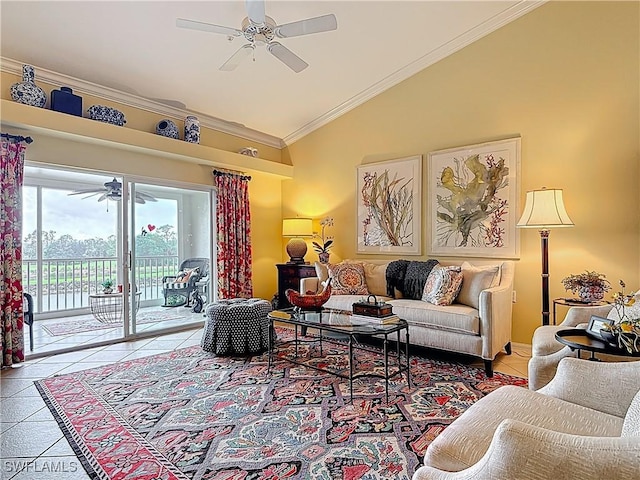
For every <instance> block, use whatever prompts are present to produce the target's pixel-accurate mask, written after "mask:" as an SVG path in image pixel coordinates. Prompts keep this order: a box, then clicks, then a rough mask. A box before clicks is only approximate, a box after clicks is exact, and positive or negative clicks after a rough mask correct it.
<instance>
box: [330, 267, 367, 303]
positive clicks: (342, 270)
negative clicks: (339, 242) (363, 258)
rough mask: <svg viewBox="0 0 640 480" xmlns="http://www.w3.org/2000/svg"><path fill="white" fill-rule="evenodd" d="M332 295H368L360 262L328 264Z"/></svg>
mask: <svg viewBox="0 0 640 480" xmlns="http://www.w3.org/2000/svg"><path fill="white" fill-rule="evenodd" d="M329 276H330V277H331V278H332V282H331V290H332V292H333V295H369V291H368V290H367V283H366V280H365V277H364V267H363V266H362V264H361V263H339V264H337V265H334V264H329Z"/></svg>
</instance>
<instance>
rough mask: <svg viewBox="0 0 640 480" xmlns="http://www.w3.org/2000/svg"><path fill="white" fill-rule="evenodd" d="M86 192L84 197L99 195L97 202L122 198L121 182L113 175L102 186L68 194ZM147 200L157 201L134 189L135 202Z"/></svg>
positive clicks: (145, 201) (82, 193) (141, 202)
mask: <svg viewBox="0 0 640 480" xmlns="http://www.w3.org/2000/svg"><path fill="white" fill-rule="evenodd" d="M87 193H89V194H90V195H87V196H86V197H84V198H91V197H95V196H96V195H100V196H99V197H98V201H99V202H102V201H103V200H113V201H120V200H121V199H122V183H120V182H119V181H118V180H116V179H115V177H114V179H113V180H111V181H110V182H105V183H104V186H103V187H100V188H87V189H83V190H76V191H75V192H71V193H70V194H69V195H84V194H87ZM147 202H157V200H156V199H155V198H154V197H152V196H151V195H149V194H148V193H144V192H138V191H136V203H140V204H143V203H147Z"/></svg>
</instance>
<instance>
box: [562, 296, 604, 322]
mask: <svg viewBox="0 0 640 480" xmlns="http://www.w3.org/2000/svg"><path fill="white" fill-rule="evenodd" d="M556 305H562V306H564V307H602V306H604V305H609V302H605V301H601V302H591V303H586V302H581V301H579V300H577V299H573V298H554V299H553V324H554V325H555V324H556Z"/></svg>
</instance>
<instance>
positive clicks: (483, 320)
mask: <svg viewBox="0 0 640 480" xmlns="http://www.w3.org/2000/svg"><path fill="white" fill-rule="evenodd" d="M512 292H513V284H512V283H510V282H508V283H506V284H501V285H498V286H497V287H492V288H488V289H486V290H483V291H481V292H480V302H479V306H480V308H479V309H478V310H479V314H480V335H481V336H482V337H483V342H482V358H484V359H487V360H493V358H494V357H495V356H496V355H497V354H498V352H500V351H501V350H502V349H503V348H504V346H505V345H506V344H507V343H509V342H510V341H511V312H512V303H511V302H512V296H513V293H512Z"/></svg>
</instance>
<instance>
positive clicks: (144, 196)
mask: <svg viewBox="0 0 640 480" xmlns="http://www.w3.org/2000/svg"><path fill="white" fill-rule="evenodd" d="M136 196H137V197H140V198H142V199H144V200H147V201H149V202H157V200H156V199H155V197H153V196H151V195H149V194H148V193H144V192H136Z"/></svg>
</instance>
